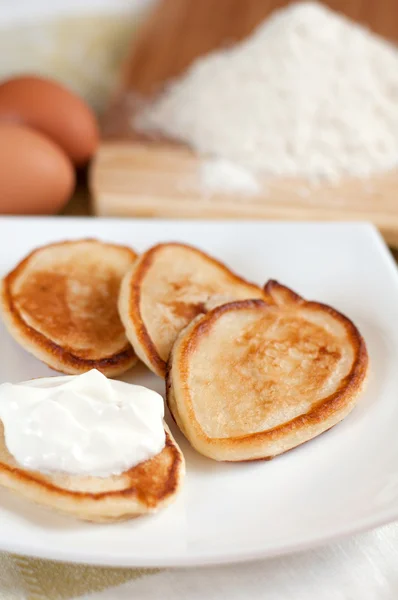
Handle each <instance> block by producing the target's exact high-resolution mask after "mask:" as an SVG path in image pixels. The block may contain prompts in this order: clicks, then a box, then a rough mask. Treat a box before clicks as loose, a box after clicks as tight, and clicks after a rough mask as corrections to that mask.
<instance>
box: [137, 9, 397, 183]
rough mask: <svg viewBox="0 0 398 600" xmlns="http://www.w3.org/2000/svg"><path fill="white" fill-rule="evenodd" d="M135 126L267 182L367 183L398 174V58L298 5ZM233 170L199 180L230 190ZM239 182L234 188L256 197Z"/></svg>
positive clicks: (188, 79)
mask: <svg viewBox="0 0 398 600" xmlns="http://www.w3.org/2000/svg"><path fill="white" fill-rule="evenodd" d="M134 126H135V127H138V128H140V129H144V130H146V131H161V132H162V133H165V134H166V135H168V136H171V137H174V138H178V139H180V140H182V141H185V142H186V143H188V144H190V145H191V146H192V147H193V148H194V149H195V150H196V151H198V152H199V153H201V154H204V155H205V156H211V157H219V158H223V159H225V160H226V161H230V162H232V163H234V164H238V165H242V166H243V167H245V168H246V169H247V168H248V169H252V170H253V171H259V172H261V173H262V174H268V175H272V176H285V177H286V176H288V177H289V176H290V177H295V176H298V177H303V176H304V177H306V178H307V180H308V182H309V183H311V182H319V181H320V179H321V180H322V179H327V180H329V181H336V182H338V181H339V179H340V178H342V177H344V176H350V175H351V176H360V177H361V176H365V177H366V176H369V175H371V174H373V173H376V172H380V171H384V170H388V169H392V168H394V167H397V165H398V50H397V49H396V48H395V47H394V46H393V45H392V44H390V43H388V42H386V41H385V40H383V39H381V38H379V37H378V36H376V35H374V34H373V33H371V32H370V31H368V30H367V29H365V28H364V27H362V26H359V25H357V24H355V23H353V22H352V21H350V20H348V19H346V18H345V17H343V16H341V15H340V14H337V13H335V12H333V11H331V10H330V9H328V8H326V7H325V6H322V5H320V4H317V3H315V2H304V3H300V4H293V5H290V6H288V7H287V8H284V9H281V10H278V11H276V12H274V13H273V15H271V17H270V18H269V19H268V20H266V21H265V22H264V23H262V24H261V25H260V26H259V27H258V28H257V30H256V31H255V32H254V33H253V35H252V36H251V37H250V38H249V39H247V40H244V41H243V42H240V43H239V44H236V45H235V46H234V47H232V48H230V49H226V50H225V49H223V50H218V51H216V52H213V53H210V54H208V55H206V56H204V57H201V58H200V59H199V60H197V61H196V62H195V63H194V64H193V65H192V67H191V68H190V69H189V70H188V71H187V72H186V73H185V74H184V75H183V76H182V77H181V79H179V80H177V81H175V82H172V83H171V85H170V86H169V87H168V89H166V90H165V92H164V94H163V95H162V96H161V97H160V98H159V99H158V100H157V101H156V102H155V103H153V104H152V105H151V106H149V107H147V108H146V109H145V110H144V111H143V112H142V113H141V114H139V115H138V117H137V118H136V119H135V120H134ZM223 164H224V166H221V167H220V165H223ZM227 165H228V163H227V162H226V163H222V162H221V163H214V165H213V166H211V164H210V163H209V165H205V166H204V167H203V169H204V170H203V180H204V181H205V182H207V184H208V185H210V186H211V185H213V186H215V187H217V186H218V185H219V184H220V185H224V186H227V187H228V185H229V182H228V181H227V179H228V176H226V175H225V174H226V173H227V171H228V168H229V167H228V166H227ZM242 173H243V172H242ZM242 173H241V172H240V173H239V175H238V171H235V174H234V176H233V177H232V178H233V179H234V181H235V183H234V185H236V186H238V187H239V186H240V185H242V186H243V187H245V186H246V188H247V189H249V187H252V188H253V189H254V184H255V182H253V181H251V182H250V185H249V179H248V178H247V175H245V176H243V175H242ZM232 185H233V184H232V182H231V186H232ZM224 189H225V187H224Z"/></svg>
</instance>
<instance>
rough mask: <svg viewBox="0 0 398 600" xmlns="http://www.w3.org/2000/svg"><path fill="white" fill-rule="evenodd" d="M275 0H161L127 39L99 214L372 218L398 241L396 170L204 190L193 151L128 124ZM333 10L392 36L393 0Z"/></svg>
mask: <svg viewBox="0 0 398 600" xmlns="http://www.w3.org/2000/svg"><path fill="white" fill-rule="evenodd" d="M285 4H288V2H283V1H278V0H216V1H214V0H200V1H199V0H161V1H160V2H159V3H158V4H157V6H156V7H155V9H154V10H153V12H151V14H150V15H149V16H148V18H147V20H146V21H145V23H144V25H143V26H142V28H141V30H140V32H139V34H138V36H137V37H136V38H135V40H134V41H133V43H132V47H131V49H130V52H129V55H128V57H127V60H126V62H125V65H124V68H123V71H122V73H121V78H120V84H119V87H118V89H117V90H116V91H115V94H114V97H113V99H112V102H111V105H110V107H109V109H108V111H107V112H106V114H105V115H104V118H103V122H102V132H103V139H102V143H101V145H100V148H99V151H98V154H97V156H96V158H95V160H94V162H93V165H92V168H91V172H90V189H91V193H92V198H93V208H94V212H95V213H96V214H97V215H104V216H105V215H107V216H140V217H148V216H149V217H193V218H250V219H253V218H264V219H290V220H325V219H326V220H332V219H333V220H369V221H372V222H373V223H375V225H377V226H378V227H379V228H380V230H381V231H382V233H383V235H384V236H385V238H386V240H387V241H388V243H390V244H391V245H395V246H398V172H391V173H388V174H383V175H379V176H377V177H373V178H372V179H370V180H366V181H358V180H354V179H353V180H347V181H344V182H343V183H342V184H339V185H337V186H331V185H319V186H316V187H308V186H307V185H306V182H305V181H299V180H282V179H276V180H273V181H270V180H269V179H264V181H263V182H262V186H261V189H262V191H261V194H259V195H258V196H255V197H251V198H244V199H243V198H242V197H239V196H234V195H231V194H217V195H213V196H212V197H204V196H203V193H202V192H201V190H200V181H199V177H200V176H199V164H200V161H199V159H198V157H197V156H196V155H195V154H194V153H193V152H191V151H190V150H189V148H187V147H185V146H182V145H177V144H173V143H172V142H170V141H168V140H159V139H158V140H147V139H145V137H143V136H140V135H138V134H137V133H136V132H135V131H134V130H133V129H132V127H131V120H132V116H133V114H134V111H135V110H137V108H138V107H140V106H142V103H143V102H145V101H147V99H150V98H153V97H154V96H155V95H156V94H157V93H158V92H159V91H160V90H161V89H162V86H163V85H164V84H165V82H167V81H168V80H170V79H171V78H174V77H176V76H178V75H179V74H181V73H182V72H183V71H184V70H185V69H186V68H187V67H188V66H189V65H190V64H191V63H192V61H193V60H194V59H195V58H196V57H198V56H199V55H202V54H204V53H206V52H208V51H209V50H212V49H214V48H217V47H220V46H221V45H223V44H224V45H225V44H231V43H233V42H234V41H237V40H240V39H243V38H245V37H246V36H248V35H249V34H250V33H251V32H252V31H253V29H254V28H255V27H256V25H258V23H260V22H261V21H262V20H263V19H264V18H265V17H266V16H267V15H268V14H269V13H270V12H272V10H273V9H275V8H277V7H281V6H283V5H285ZM327 4H328V5H329V6H331V7H332V8H333V9H335V10H339V11H341V12H343V13H345V14H346V15H347V16H349V17H351V18H353V19H356V20H358V21H360V22H362V23H364V24H366V25H368V26H370V27H371V28H372V29H373V30H374V31H376V32H377V33H379V34H381V35H383V36H385V37H387V38H389V39H391V40H393V41H398V2H397V1H396V0H379V1H378V2H375V1H374V0H361V1H360V0H340V1H339V0H330V1H329V2H327Z"/></svg>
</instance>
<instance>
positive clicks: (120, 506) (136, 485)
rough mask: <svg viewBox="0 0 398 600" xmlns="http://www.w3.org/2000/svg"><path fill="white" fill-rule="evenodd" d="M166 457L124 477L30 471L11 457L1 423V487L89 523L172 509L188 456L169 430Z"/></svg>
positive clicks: (158, 455)
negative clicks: (184, 456) (170, 507)
mask: <svg viewBox="0 0 398 600" xmlns="http://www.w3.org/2000/svg"><path fill="white" fill-rule="evenodd" d="M165 430H166V445H165V447H164V449H163V450H162V452H160V453H159V454H157V455H156V456H154V457H153V458H151V459H150V460H147V461H145V462H143V463H141V464H139V465H137V466H135V467H133V468H131V469H130V470H129V471H126V472H125V473H122V474H121V475H114V476H112V477H87V476H77V475H67V474H63V473H53V474H51V475H47V474H43V473H39V472H37V471H29V470H26V469H24V468H22V467H20V466H19V465H18V463H17V462H16V461H15V459H14V458H13V457H12V456H11V454H10V453H9V452H8V450H7V447H6V445H5V441H4V430H3V426H2V424H1V423H0V485H3V486H4V487H6V488H8V489H10V490H13V491H15V492H17V493H19V494H21V495H22V496H24V497H25V498H27V499H28V500H31V501H32V502H35V503H37V504H41V505H43V506H45V507H48V508H51V509H54V510H56V511H58V512H62V513H66V514H69V515H72V516H74V517H77V518H79V519H83V520H86V521H96V522H103V521H120V520H123V519H129V518H131V517H136V516H138V515H143V514H148V513H153V512H156V511H158V510H159V509H161V508H164V507H166V506H167V505H168V504H170V503H171V502H172V501H173V500H174V498H175V496H176V495H177V493H178V492H179V490H180V488H181V484H182V480H183V477H184V473H185V464H184V458H183V455H182V453H181V451H180V449H179V447H178V446H177V444H176V442H175V441H174V439H173V437H172V435H171V433H170V431H169V429H168V428H167V426H166V425H165Z"/></svg>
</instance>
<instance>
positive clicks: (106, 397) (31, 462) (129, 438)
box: [0, 369, 165, 477]
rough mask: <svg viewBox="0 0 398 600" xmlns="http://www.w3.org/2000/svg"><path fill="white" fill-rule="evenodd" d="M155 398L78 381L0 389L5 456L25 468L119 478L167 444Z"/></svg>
mask: <svg viewBox="0 0 398 600" xmlns="http://www.w3.org/2000/svg"><path fill="white" fill-rule="evenodd" d="M163 416H164V406H163V398H162V397H161V396H160V394H158V393H156V392H154V391H153V390H149V389H147V388H145V387H142V386H139V385H131V384H129V383H124V382H122V381H115V380H111V379H107V378H106V377H105V376H104V375H102V374H101V373H100V372H99V371H97V370H95V369H93V370H91V371H89V372H87V373H84V374H83V375H77V376H71V377H69V376H68V377H65V376H63V377H48V378H43V379H35V380H32V381H26V382H24V383H18V384H11V383H3V384H2V385H0V420H1V421H2V422H3V425H4V435H5V442H6V445H7V448H8V451H9V452H10V454H12V455H13V456H14V458H15V459H16V461H17V462H18V463H19V464H20V465H21V466H23V467H25V468H26V469H32V470H38V471H42V472H52V471H62V472H64V473H70V474H73V475H93V476H97V477H108V476H110V475H118V474H120V473H122V472H123V471H126V470H128V469H130V468H131V467H133V466H135V465H137V464H139V463H141V462H143V461H145V460H148V459H150V458H152V457H153V456H155V455H156V454H158V453H159V452H161V451H162V450H163V448H164V445H165V431H164V427H163Z"/></svg>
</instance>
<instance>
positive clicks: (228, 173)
mask: <svg viewBox="0 0 398 600" xmlns="http://www.w3.org/2000/svg"><path fill="white" fill-rule="evenodd" d="M200 182H201V187H202V188H203V192H209V193H215V194H217V193H220V194H223V193H225V194H227V193H232V194H237V195H242V196H255V195H256V194H258V193H259V192H260V186H259V184H258V181H257V179H256V177H255V175H254V174H253V173H252V172H251V171H250V170H248V169H246V168H245V167H242V166H240V165H237V164H235V163H232V162H231V161H229V160H225V159H224V158H214V159H208V160H204V161H203V162H202V163H201V165H200Z"/></svg>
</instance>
